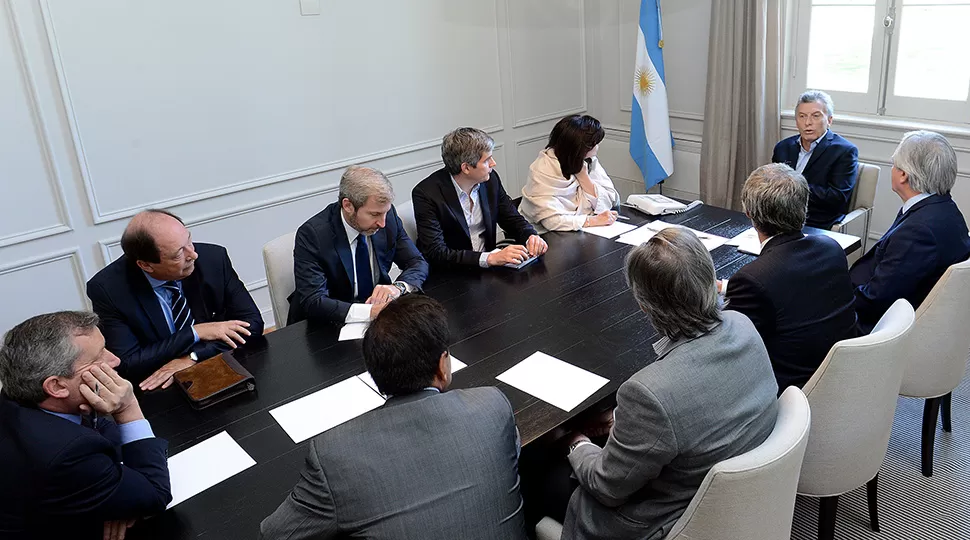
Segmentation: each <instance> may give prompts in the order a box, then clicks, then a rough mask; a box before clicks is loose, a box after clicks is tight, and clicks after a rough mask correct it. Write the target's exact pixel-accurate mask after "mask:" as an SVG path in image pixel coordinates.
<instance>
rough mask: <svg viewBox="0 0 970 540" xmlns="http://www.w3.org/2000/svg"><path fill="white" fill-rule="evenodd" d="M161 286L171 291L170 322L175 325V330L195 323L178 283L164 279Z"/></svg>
mask: <svg viewBox="0 0 970 540" xmlns="http://www.w3.org/2000/svg"><path fill="white" fill-rule="evenodd" d="M162 287H165V288H166V289H168V290H169V291H171V292H172V323H173V325H174V327H175V332H172V333H173V334H174V333H176V332H178V331H179V330H181V329H183V328H185V327H186V325H188V326H191V325H193V324H195V319H193V318H192V309H191V308H190V307H189V304H188V302H186V301H185V296H183V295H182V290H181V289H179V286H178V283H176V282H174V281H166V282H165V284H164V285H162Z"/></svg>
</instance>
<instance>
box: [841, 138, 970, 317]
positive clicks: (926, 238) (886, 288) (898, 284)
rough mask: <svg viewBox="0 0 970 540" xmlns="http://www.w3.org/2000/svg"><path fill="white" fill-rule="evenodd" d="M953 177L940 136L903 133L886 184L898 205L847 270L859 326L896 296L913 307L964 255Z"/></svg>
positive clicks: (953, 159) (952, 160) (965, 240)
mask: <svg viewBox="0 0 970 540" xmlns="http://www.w3.org/2000/svg"><path fill="white" fill-rule="evenodd" d="M956 178H957V155H956V152H954V151H953V147H952V146H950V143H949V141H947V140H946V137H944V136H942V135H940V134H939V133H934V132H932V131H910V132H909V133H906V134H905V135H903V140H902V141H901V142H900V143H899V146H897V147H896V151H895V152H894V153H893V168H892V189H893V191H894V192H895V193H896V195H898V196H899V198H900V199H901V200H902V201H903V207H902V208H901V209H900V210H899V213H898V214H897V215H896V220H895V221H893V224H892V226H891V227H889V230H888V231H886V234H884V235H883V236H882V238H880V239H879V241H878V242H876V245H875V246H873V248H872V249H871V250H869V252H868V253H866V254H865V255H863V256H862V258H860V259H859V260H858V261H856V263H855V264H854V265H853V266H852V269H851V270H850V271H849V275H850V277H851V278H852V285H853V286H854V287H855V309H856V313H858V315H859V324H860V326H862V328H863V329H864V330H865V331H867V332H868V331H871V330H872V327H873V326H875V324H876V322H878V321H879V318H880V317H882V315H883V313H885V312H886V310H887V309H888V308H889V306H890V305H891V304H892V303H893V302H895V301H896V300H897V299H899V298H905V299H906V300H908V301H909V303H910V304H912V305H913V307H919V305H920V304H921V303H922V302H923V299H924V298H926V295H927V294H929V292H930V289H932V288H933V286H934V285H936V281H937V280H938V279H940V276H942V275H943V272H945V271H946V269H947V268H948V267H949V266H950V265H952V264H954V263H957V262H960V261H963V260H966V259H967V257H968V256H970V237H968V236H967V222H966V220H965V219H964V217H963V214H961V213H960V209H959V208H957V205H956V203H955V202H953V199H952V198H951V197H950V190H951V189H952V188H953V184H954V182H956Z"/></svg>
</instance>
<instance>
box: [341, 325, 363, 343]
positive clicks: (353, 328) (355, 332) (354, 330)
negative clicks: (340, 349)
mask: <svg viewBox="0 0 970 540" xmlns="http://www.w3.org/2000/svg"><path fill="white" fill-rule="evenodd" d="M368 326H370V322H367V321H365V322H352V323H347V324H345V325H344V326H343V328H341V329H340V336H338V337H337V341H347V340H349V339H364V332H366V331H367V327H368Z"/></svg>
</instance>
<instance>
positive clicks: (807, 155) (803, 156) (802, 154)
mask: <svg viewBox="0 0 970 540" xmlns="http://www.w3.org/2000/svg"><path fill="white" fill-rule="evenodd" d="M828 134H829V131H828V130H825V133H823V134H822V136H821V137H819V138H817V139H815V140H814V141H812V144H810V145H808V150H805V147H804V146H802V140H801V139H799V140H798V161H796V162H795V171H796V172H798V174H801V173H803V172H804V171H805V166H806V165H808V160H810V159H812V152H814V151H815V147H816V146H818V141H821V140H822V139H823V138H825V136H826V135H828Z"/></svg>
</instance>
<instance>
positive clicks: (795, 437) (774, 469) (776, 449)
mask: <svg viewBox="0 0 970 540" xmlns="http://www.w3.org/2000/svg"><path fill="white" fill-rule="evenodd" d="M810 425H811V412H810V411H809V407H808V400H807V399H806V398H805V394H803V393H802V391H801V390H800V389H798V388H795V387H789V388H788V389H787V390H785V392H784V393H783V394H782V395H781V397H780V398H779V400H778V418H777V419H776V420H775V428H774V429H773V430H772V432H771V434H770V435H769V436H768V438H767V439H765V442H763V443H761V444H760V445H759V446H758V447H756V448H754V449H752V450H750V451H748V452H745V453H744V454H741V455H740V456H736V457H733V458H731V459H727V460H724V461H722V462H720V463H718V464H716V465H714V467H713V468H712V469H711V470H710V471H708V473H707V475H706V476H705V477H704V481H703V482H701V485H700V487H699V488H698V490H697V493H696V494H694V498H693V499H691V501H690V505H689V506H688V507H687V510H685V511H684V514H683V515H682V516H681V517H680V519H679V520H677V523H675V524H674V527H673V529H671V531H670V533H669V534H668V535H667V536H666V540H688V539H689V540H748V539H751V538H757V539H759V540H788V539H789V538H790V537H791V526H792V513H793V512H794V510H795V487H796V486H797V485H798V474H799V471H800V470H801V466H802V457H803V456H804V455H805V445H806V443H807V442H808V433H809V427H810ZM561 534H562V526H561V525H559V523H556V522H555V521H554V520H552V519H551V518H548V517H546V518H543V520H542V521H540V522H539V524H538V525H537V526H536V535H537V538H538V539H539V540H558V539H559V537H560V536H561Z"/></svg>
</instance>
